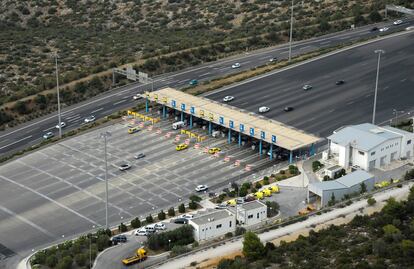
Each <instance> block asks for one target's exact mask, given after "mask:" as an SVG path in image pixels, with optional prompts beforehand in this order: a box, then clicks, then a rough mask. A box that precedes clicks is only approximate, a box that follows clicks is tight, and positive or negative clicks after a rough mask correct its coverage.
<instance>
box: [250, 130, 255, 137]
mask: <svg viewBox="0 0 414 269" xmlns="http://www.w3.org/2000/svg"><path fill="white" fill-rule="evenodd" d="M250 135H251V136H253V135H254V128H250Z"/></svg>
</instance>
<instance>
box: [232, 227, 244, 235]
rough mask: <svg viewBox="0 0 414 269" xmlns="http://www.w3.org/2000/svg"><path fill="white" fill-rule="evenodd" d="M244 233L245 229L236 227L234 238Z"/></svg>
mask: <svg viewBox="0 0 414 269" xmlns="http://www.w3.org/2000/svg"><path fill="white" fill-rule="evenodd" d="M245 233H246V229H245V228H243V227H236V231H235V234H236V236H239V235H242V234H245Z"/></svg>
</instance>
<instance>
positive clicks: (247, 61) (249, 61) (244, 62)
mask: <svg viewBox="0 0 414 269" xmlns="http://www.w3.org/2000/svg"><path fill="white" fill-rule="evenodd" d="M250 62H251V61H247V62H242V64H248V63H250Z"/></svg>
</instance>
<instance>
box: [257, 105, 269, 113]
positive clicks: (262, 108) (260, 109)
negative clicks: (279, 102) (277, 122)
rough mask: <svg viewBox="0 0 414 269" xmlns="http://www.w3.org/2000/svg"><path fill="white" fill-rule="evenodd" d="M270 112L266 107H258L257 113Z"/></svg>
mask: <svg viewBox="0 0 414 269" xmlns="http://www.w3.org/2000/svg"><path fill="white" fill-rule="evenodd" d="M269 110H270V108H268V107H267V106H261V107H259V112H260V113H266V112H268V111H269Z"/></svg>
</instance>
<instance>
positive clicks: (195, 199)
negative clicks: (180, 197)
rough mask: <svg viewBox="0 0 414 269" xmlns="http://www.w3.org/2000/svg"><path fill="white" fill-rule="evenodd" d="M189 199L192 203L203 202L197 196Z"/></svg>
mask: <svg viewBox="0 0 414 269" xmlns="http://www.w3.org/2000/svg"><path fill="white" fill-rule="evenodd" d="M189 199H190V201H192V202H196V203H198V202H201V200H203V199H202V198H201V197H200V196H197V195H191V196H190V198H189Z"/></svg>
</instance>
